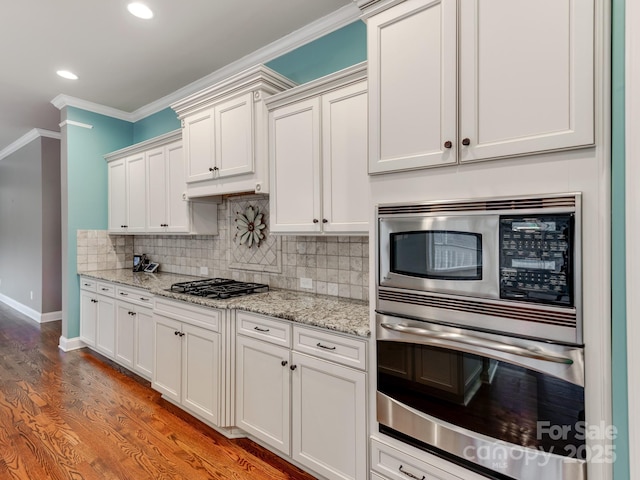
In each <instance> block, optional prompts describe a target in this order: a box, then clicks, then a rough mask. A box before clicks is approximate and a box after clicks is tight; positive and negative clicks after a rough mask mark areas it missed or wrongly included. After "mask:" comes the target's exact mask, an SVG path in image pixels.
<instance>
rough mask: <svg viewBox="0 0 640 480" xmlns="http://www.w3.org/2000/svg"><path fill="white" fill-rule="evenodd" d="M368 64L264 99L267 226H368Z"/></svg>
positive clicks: (294, 229) (346, 229) (350, 229)
mask: <svg viewBox="0 0 640 480" xmlns="http://www.w3.org/2000/svg"><path fill="white" fill-rule="evenodd" d="M365 75H366V64H359V65H356V66H354V67H351V68H349V69H345V70H342V71H340V72H337V73H336V74H332V75H329V76H327V77H324V78H321V79H319V80H316V81H314V82H310V83H308V84H305V85H302V86H300V87H296V88H293V89H291V90H289V91H287V92H284V93H281V94H278V95H275V96H273V97H271V98H270V99H268V100H267V106H268V108H269V160H270V168H271V194H270V196H269V201H270V210H271V219H270V229H271V232H274V233H275V232H279V233H344V234H350V233H354V234H355V233H362V234H366V233H367V232H368V216H369V208H368V205H369V178H368V176H367V82H366V80H365Z"/></svg>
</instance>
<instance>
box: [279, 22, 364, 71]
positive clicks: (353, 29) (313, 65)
mask: <svg viewBox="0 0 640 480" xmlns="http://www.w3.org/2000/svg"><path fill="white" fill-rule="evenodd" d="M366 59H367V26H366V25H365V24H364V22H362V21H360V20H358V21H356V22H354V23H351V24H349V25H347V26H346V27H342V28H340V29H339V30H336V31H335V32H332V33H330V34H328V35H325V36H324V37H321V38H319V39H317V40H314V41H313V42H310V43H308V44H306V45H303V46H302V47H299V48H297V49H295V50H293V51H291V52H289V53H286V54H284V55H282V56H280V57H278V58H276V59H274V60H272V61H270V62H268V63H267V64H266V65H267V67H269V68H271V69H273V70H275V71H276V72H278V73H280V74H282V75H284V76H285V77H287V78H289V79H291V80H293V81H294V82H297V83H306V82H310V81H311V80H315V79H316V78H320V77H323V76H325V75H328V74H330V73H333V72H337V71H338V70H342V69H343V68H347V67H350V66H351V65H355V64H356V63H360V62H363V61H365V60H366Z"/></svg>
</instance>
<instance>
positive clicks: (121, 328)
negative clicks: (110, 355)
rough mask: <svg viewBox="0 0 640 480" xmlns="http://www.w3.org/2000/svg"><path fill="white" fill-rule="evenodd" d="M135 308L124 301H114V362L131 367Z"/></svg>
mask: <svg viewBox="0 0 640 480" xmlns="http://www.w3.org/2000/svg"><path fill="white" fill-rule="evenodd" d="M135 323H136V317H135V310H134V308H133V305H131V304H129V303H126V302H116V354H115V360H116V362H118V363H120V364H121V365H124V366H125V367H128V368H129V369H133V358H134V344H135Z"/></svg>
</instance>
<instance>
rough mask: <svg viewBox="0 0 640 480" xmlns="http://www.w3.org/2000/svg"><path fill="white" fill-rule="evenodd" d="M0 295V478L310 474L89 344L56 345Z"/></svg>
mask: <svg viewBox="0 0 640 480" xmlns="http://www.w3.org/2000/svg"><path fill="white" fill-rule="evenodd" d="M59 337H60V322H52V323H47V324H43V325H38V324H36V323H35V322H33V321H32V320H30V319H28V318H26V317H25V316H23V315H22V314H20V313H18V312H16V311H15V310H13V309H11V308H9V307H7V306H6V305H4V304H1V303H0V479H1V480H5V479H21V480H22V479H28V480H44V479H71V480H93V479H100V480H103V479H117V480H123V479H125V480H129V479H130V480H141V479H153V480H161V479H185V480H186V479H189V480H200V479H256V480H262V479H264V480H279V479H295V480H311V479H313V478H314V477H312V476H311V475H308V474H306V473H305V472H302V471H301V470H299V469H297V468H296V467H294V466H293V465H290V464H289V463H287V462H285V461H284V460H282V459H280V458H279V457H278V456H276V455H274V454H272V453H271V452H269V451H267V450H265V449H263V448H262V447H260V446H259V445H257V444H255V443H254V442H252V441H250V440H247V439H239V440H229V439H227V438H225V437H224V436H222V435H220V434H219V433H217V432H216V431H215V430H213V429H211V428H209V427H208V426H206V425H205V424H203V423H201V422H199V421H198V420H195V419H193V418H192V417H190V416H189V415H187V414H185V413H184V412H182V411H181V410H180V409H178V408H176V407H174V406H173V405H171V404H170V403H168V402H165V401H164V400H162V399H161V398H160V395H159V394H158V393H157V392H155V391H154V390H152V389H151V387H150V385H149V382H147V381H146V380H144V379H142V378H140V377H138V376H136V375H133V374H131V373H129V372H128V371H126V370H125V369H123V368H120V367H119V366H117V365H116V364H115V363H113V362H110V361H109V360H107V359H106V358H104V357H101V356H99V355H98V354H95V353H92V352H91V351H89V350H88V349H82V350H76V351H73V352H67V353H65V352H62V351H61V350H59V349H58V341H59Z"/></svg>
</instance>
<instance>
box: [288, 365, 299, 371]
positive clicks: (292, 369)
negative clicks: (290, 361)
mask: <svg viewBox="0 0 640 480" xmlns="http://www.w3.org/2000/svg"><path fill="white" fill-rule="evenodd" d="M289 368H290V369H291V371H292V372H293V371H294V370H295V369H296V368H298V366H297V365H291V366H290V367H289Z"/></svg>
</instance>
